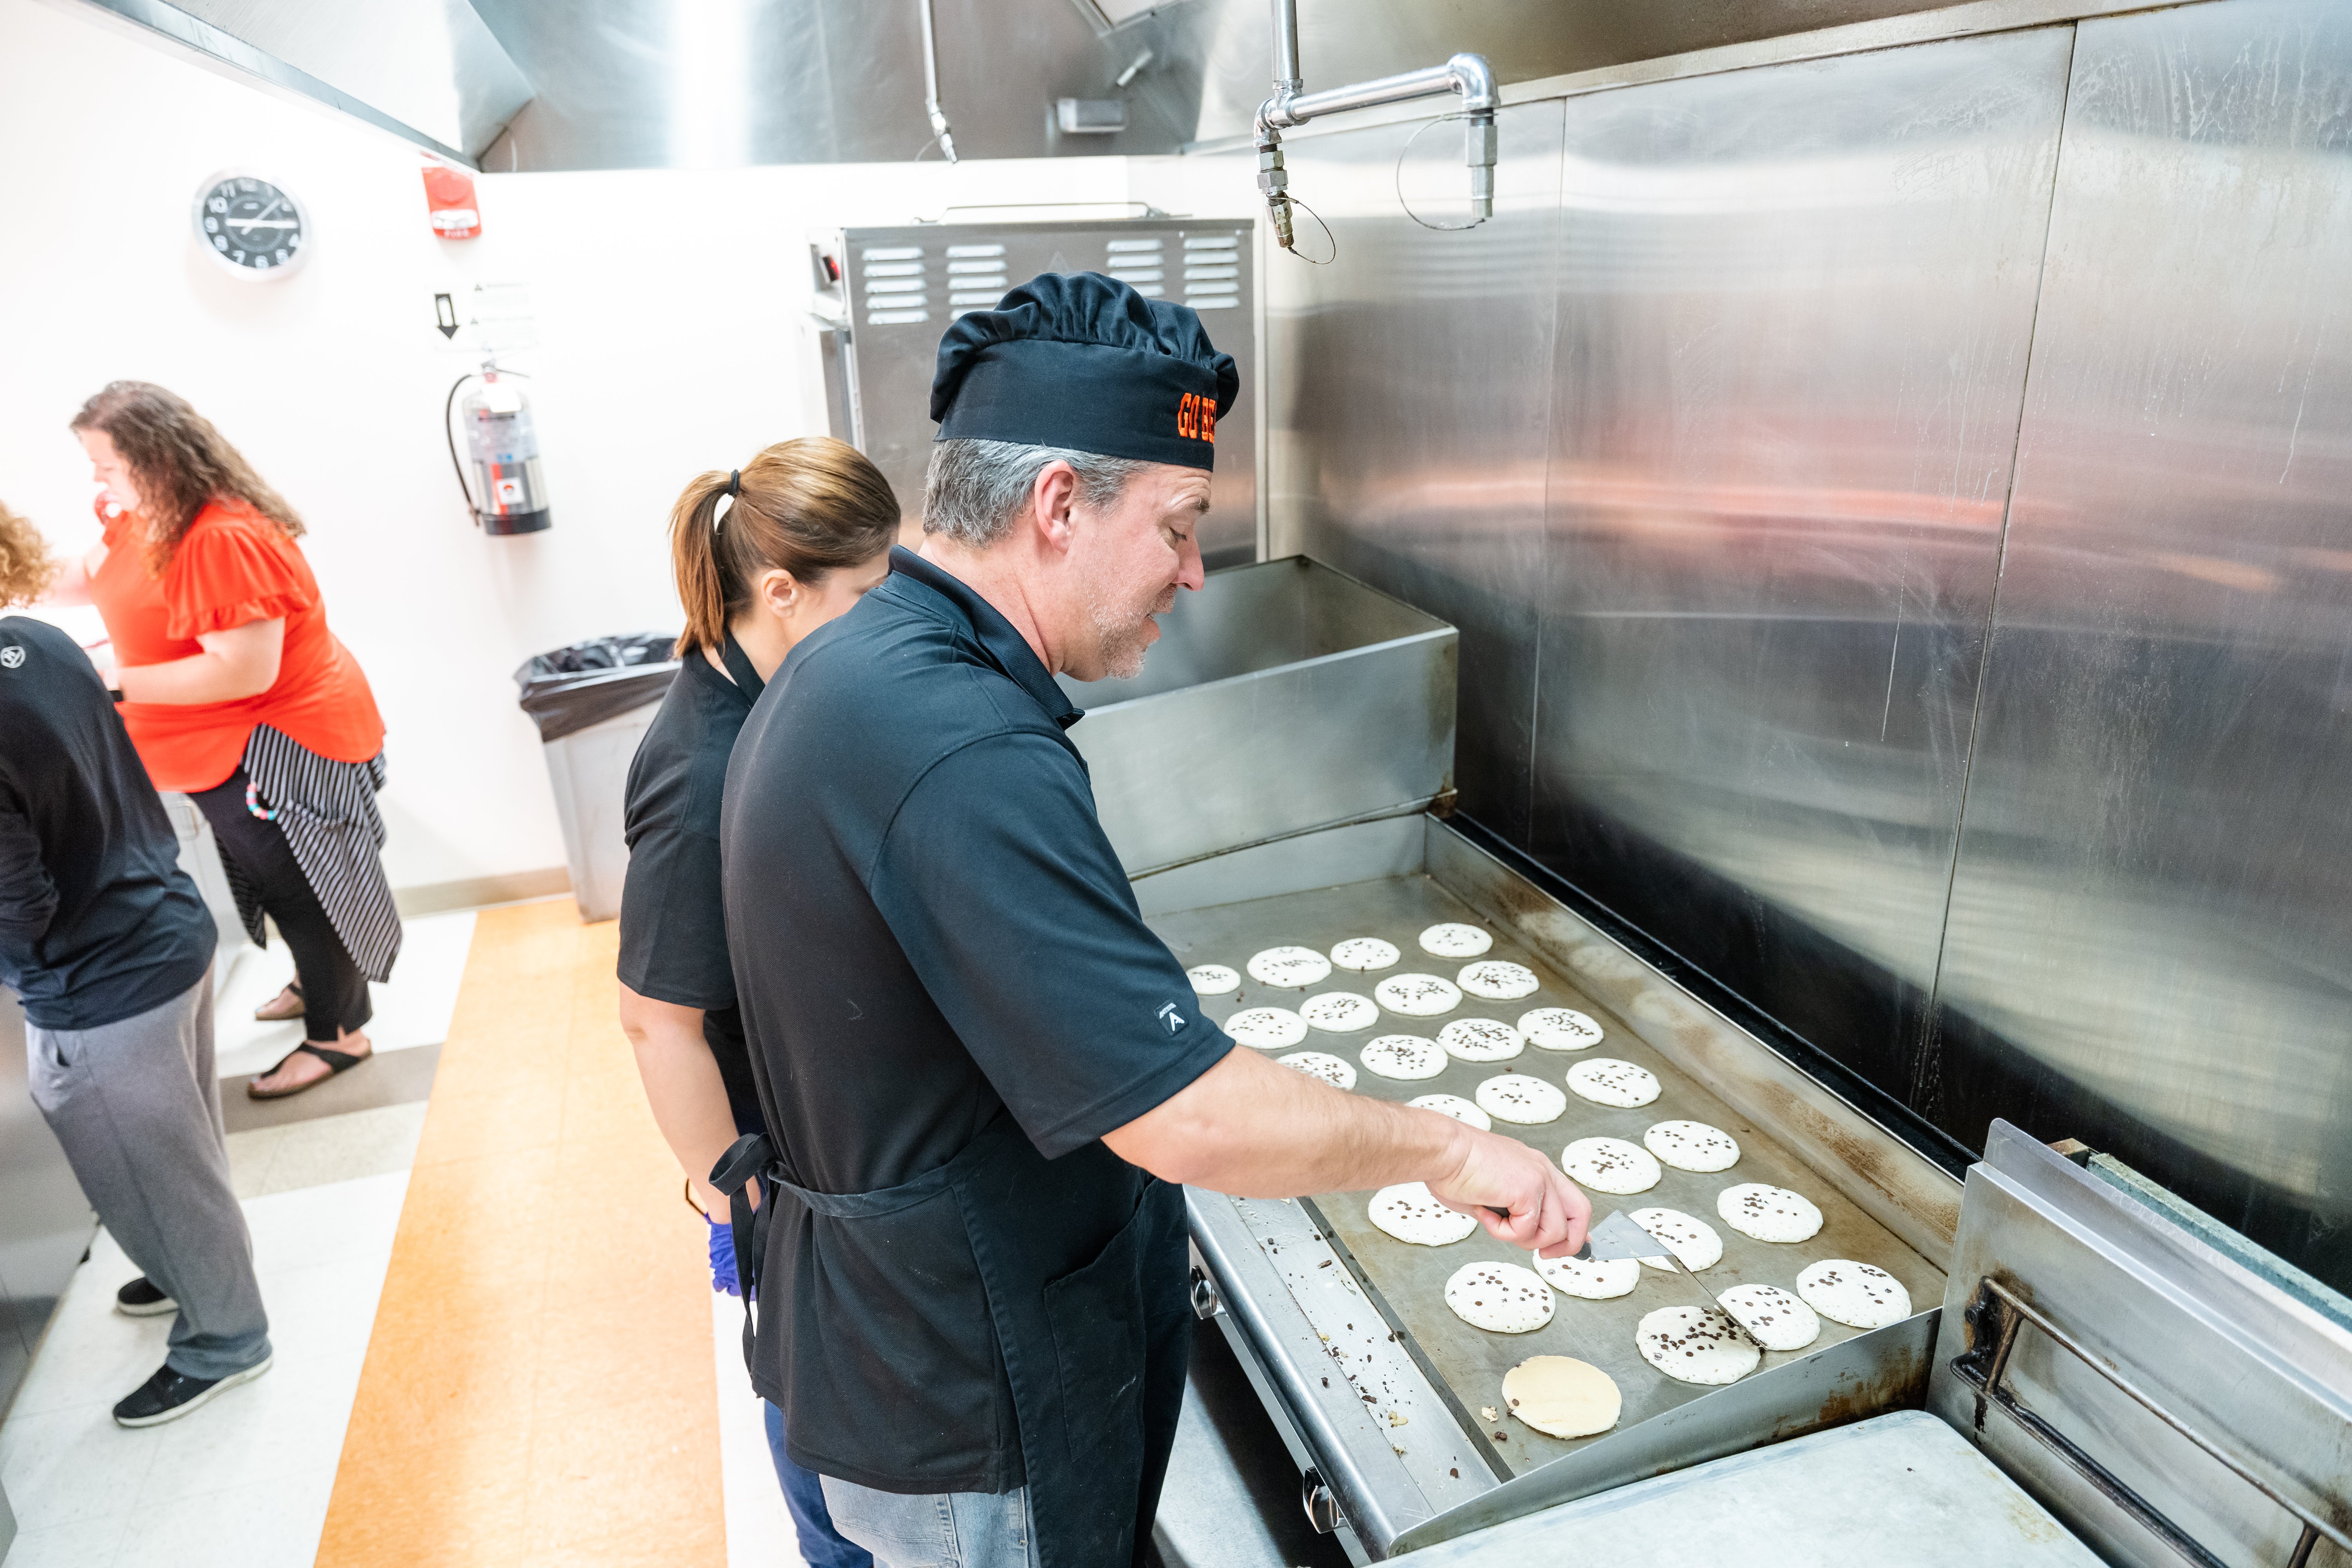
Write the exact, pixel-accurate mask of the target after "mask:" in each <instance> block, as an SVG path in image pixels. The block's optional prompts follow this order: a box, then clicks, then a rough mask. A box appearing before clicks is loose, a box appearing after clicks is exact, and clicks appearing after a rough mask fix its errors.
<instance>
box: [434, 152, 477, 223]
mask: <svg viewBox="0 0 2352 1568" xmlns="http://www.w3.org/2000/svg"><path fill="white" fill-rule="evenodd" d="M425 208H426V210H427V211H428V212H429V213H430V214H431V216H432V218H433V232H434V233H435V234H437V235H439V236H440V237H442V238H443V239H471V238H473V237H475V236H476V235H478V234H479V233H481V232H482V209H481V207H480V206H479V205H478V204H477V203H476V202H475V200H474V176H473V175H471V174H467V173H466V171H465V170H463V169H453V168H451V167H449V165H447V164H446V163H427V164H425Z"/></svg>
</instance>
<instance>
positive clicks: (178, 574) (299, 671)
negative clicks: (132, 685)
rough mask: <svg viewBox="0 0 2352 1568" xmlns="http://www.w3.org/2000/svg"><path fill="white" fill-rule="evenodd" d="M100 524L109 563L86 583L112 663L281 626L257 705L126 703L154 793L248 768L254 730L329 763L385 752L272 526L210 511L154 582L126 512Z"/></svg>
mask: <svg viewBox="0 0 2352 1568" xmlns="http://www.w3.org/2000/svg"><path fill="white" fill-rule="evenodd" d="M99 520H100V521H101V522H103V523H104V524H105V526H106V561H105V563H104V564H102V565H100V567H99V569H98V572H97V574H95V575H94V576H92V577H91V578H90V582H89V588H90V598H91V600H92V602H94V603H95V604H96V605H98V613H99V615H100V617H101V618H102V619H103V620H104V621H105V622H106V633H107V636H108V637H110V638H111V639H112V641H113V643H114V658H115V662H116V663H117V664H119V665H141V664H163V663H167V662H169V661H170V660H172V659H175V658H188V657H190V656H191V655H194V654H199V653H202V652H203V651H204V645H202V644H201V643H199V642H198V641H197V640H196V639H197V638H198V637H201V636H203V635H204V634H205V633H207V632H221V631H228V630H231V629H233V628H235V627H237V626H245V625H247V623H249V622H252V621H270V620H277V619H279V618H281V617H282V618H283V619H284V620H285V622H286V645H285V649H284V651H283V652H282V653H281V654H280V655H279V658H278V679H277V681H276V682H275V683H274V684H273V685H272V686H271V687H270V688H269V689H268V690H267V691H265V692H263V693H262V694H261V695H260V696H258V697H242V698H238V699H237V700H235V701H231V702H187V703H180V702H125V703H122V704H121V714H122V722H123V726H124V728H126V729H128V730H129V731H131V744H132V745H133V746H135V747H137V748H138V751H139V756H140V759H141V760H142V762H144V763H146V764H147V773H148V776H149V777H150V778H152V779H153V780H154V781H155V787H156V788H158V789H168V790H180V791H183V792H191V791H195V790H205V789H210V788H212V787H213V786H214V785H215V784H220V783H222V782H224V781H225V780H226V779H227V777H228V776H229V775H230V774H231V773H235V772H236V770H237V767H238V765H239V764H240V763H243V762H244V761H245V743H246V742H247V739H248V738H249V737H250V736H251V735H252V734H253V730H254V726H255V725H257V724H267V725H268V726H269V727H270V728H271V729H273V730H276V731H278V733H280V734H282V735H284V736H286V737H287V738H288V739H289V740H290V741H292V742H294V743H295V744H296V745H299V746H300V747H302V748H303V749H304V750H306V751H310V752H317V753H318V754H319V755H320V756H322V757H325V758H327V759H329V760H330V761H332V762H338V763H363V762H366V761H367V760H368V759H369V758H370V757H373V756H374V755H375V754H376V753H377V752H380V751H382V750H383V718H382V717H381V716H380V715H379V714H378V713H377V712H376V707H375V694H374V693H373V691H371V690H370V689H368V683H367V677H366V676H365V675H364V674H362V673H361V670H360V667H359V661H358V660H357V659H354V658H352V656H351V650H350V649H348V648H346V647H343V645H342V644H341V643H340V642H338V641H336V640H335V634H334V633H332V632H331V631H329V630H328V629H327V610H326V606H325V605H324V604H322V603H321V602H320V597H319V582H318V579H317V578H315V577H313V576H311V575H310V563H309V562H308V561H306V560H304V559H303V556H302V552H301V551H300V550H299V549H297V548H296V547H295V544H294V542H293V541H292V540H290V539H289V538H287V537H286V535H285V534H284V533H282V532H280V531H279V530H278V525H277V524H276V523H273V522H271V521H269V520H268V518H266V517H264V516H262V515H261V514H260V513H259V512H257V511H256V510H254V509H253V508H252V507H250V506H248V505H247V504H246V503H245V502H244V501H241V500H215V501H212V502H209V503H207V504H206V505H205V509H204V510H202V511H200V512H198V513H197V514H196V520H195V521H194V522H192V523H190V524H189V525H188V531H187V532H186V533H184V534H183V535H182V536H181V538H180V547H179V549H177V550H176V551H174V552H173V555H172V563H171V564H170V565H169V566H167V567H165V568H164V569H163V575H162V576H161V577H157V576H154V575H152V574H150V573H149V571H148V569H147V545H146V542H145V540H144V539H143V538H142V537H141V534H142V531H141V530H140V529H138V528H136V527H134V526H133V519H132V516H131V514H129V513H124V514H121V515H119V516H116V517H111V518H110V517H108V516H107V515H106V513H105V510H104V509H103V506H102V505H101V507H100V511H99Z"/></svg>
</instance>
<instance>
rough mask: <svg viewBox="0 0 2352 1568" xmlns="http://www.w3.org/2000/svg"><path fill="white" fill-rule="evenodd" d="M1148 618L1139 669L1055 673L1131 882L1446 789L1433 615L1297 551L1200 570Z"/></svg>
mask: <svg viewBox="0 0 2352 1568" xmlns="http://www.w3.org/2000/svg"><path fill="white" fill-rule="evenodd" d="M1455 641H1456V638H1455V636H1454V628H1453V627H1452V626H1447V625H1446V624H1445V623H1444V622H1443V621H1440V620H1437V619H1435V618H1434V617H1433V616H1428V615H1426V614H1424V613H1423V612H1422V611H1420V610H1416V609H1414V608H1413V607H1412V605H1407V604H1404V603H1402V602H1401V601H1399V600H1396V599H1392V598H1391V597H1389V596H1388V595H1386V594H1382V593H1380V592H1377V591H1376V590H1374V589H1370V588H1367V587H1366V586H1364V585H1363V584H1361V583H1359V582H1357V581H1356V580H1355V579H1354V578H1352V577H1349V576H1348V575H1346V574H1343V573H1339V572H1334V571H1332V570H1331V569H1330V568H1329V567H1328V566H1325V565H1321V564H1319V563H1316V562H1313V561H1309V560H1307V558H1306V557H1305V556H1294V557H1291V558H1290V559H1287V560H1283V561H1267V562H1262V563H1259V564H1257V565H1254V566H1237V567H1231V568H1228V569H1226V570H1223V571H1220V572H1213V573H1211V574H1209V577H1208V580H1207V582H1206V583H1205V584H1203V585H1202V589H1201V591H1200V592H1199V593H1194V594H1179V595H1177V596H1176V605H1175V607H1174V608H1173V609H1171V610H1170V611H1169V612H1168V613H1167V614H1166V615H1164V616H1161V617H1160V641H1159V642H1158V643H1156V644H1154V645H1153V647H1152V649H1151V657H1150V660H1149V662H1148V663H1146V665H1145V666H1144V668H1143V672H1142V673H1141V674H1140V675H1138V676H1136V677H1135V678H1134V679H1129V680H1097V681H1085V682H1081V681H1076V680H1072V679H1068V678H1067V677H1064V678H1063V680H1062V684H1063V686H1064V688H1065V689H1066V690H1067V691H1068V692H1069V695H1070V700H1072V701H1074V702H1076V703H1080V704H1082V705H1084V706H1085V707H1086V709H1087V717H1086V721H1085V722H1083V723H1081V724H1079V725H1078V726H1077V727H1076V729H1073V730H1072V731H1070V739H1071V741H1072V742H1074V743H1075V744H1076V746H1077V748H1078V750H1079V752H1082V753H1083V754H1084V755H1085V757H1086V759H1087V770H1088V773H1089V774H1090V775H1091V780H1092V783H1093V785H1094V795H1095V806H1096V810H1097V813H1098V814H1099V815H1100V816H1101V819H1102V825H1103V831H1104V832H1105V833H1106V834H1108V836H1109V837H1110V841H1111V846H1112V847H1114V848H1116V849H1117V850H1118V857H1119V860H1120V862H1121V864H1123V865H1124V866H1125V867H1126V868H1127V870H1128V874H1129V876H1135V877H1141V876H1147V875H1149V874H1150V872H1151V871H1153V870H1155V869H1161V868H1167V867H1170V866H1174V865H1181V864H1182V863H1183V862H1185V861H1188V860H1197V859H1199V858H1202V857H1203V856H1209V855H1216V854H1221V853H1223V852H1224V851H1226V850H1230V849H1235V848H1239V847H1243V846H1244V845H1249V844H1255V843H1259V842H1262V841H1265V840H1268V839H1274V838H1280V837H1287V836H1290V835H1295V834H1300V833H1305V832H1308V831H1311V830H1313V829H1316V828H1321V827H1328V826H1333V825H1335V824H1339V823H1345V822H1352V821H1359V820H1361V819H1364V818H1367V817H1374V816H1392V815H1395V814H1398V813H1402V812H1417V811H1419V810H1421V808H1422V807H1423V806H1425V805H1429V804H1430V802H1431V801H1433V800H1434V799H1436V798H1437V797H1439V796H1441V795H1445V794H1447V793H1449V792H1450V791H1452V789H1453V788H1454V644H1455ZM1302 757H1307V758H1312V759H1314V762H1313V765H1312V766H1311V767H1302V766H1300V765H1299V763H1298V761H1297V759H1299V758H1302ZM1270 779H1279V780H1280V781H1282V782H1281V787H1279V788H1268V787H1267V784H1268V781H1269V780H1270Z"/></svg>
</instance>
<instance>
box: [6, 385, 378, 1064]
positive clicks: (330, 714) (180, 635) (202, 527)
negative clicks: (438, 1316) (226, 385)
mask: <svg viewBox="0 0 2352 1568" xmlns="http://www.w3.org/2000/svg"><path fill="white" fill-rule="evenodd" d="M73 429H74V433H75V434H76V435H77V436H79V437H80V438H81V444H82V447H83V449H84V450H85V451H86V452H88V453H89V460H90V465H91V467H92V468H93V469H94V470H95V473H96V477H97V479H98V480H99V482H100V484H102V485H103V486H105V490H104V492H103V493H102V494H101V495H100V498H99V512H100V519H101V520H102V521H104V522H105V524H106V532H105V538H104V541H103V542H101V543H100V545H99V546H98V547H97V548H96V549H95V550H93V551H91V552H89V556H88V557H86V558H85V559H84V560H83V561H82V562H81V563H79V570H78V571H74V572H71V573H69V574H68V581H66V582H65V583H63V584H60V589H59V592H58V594H57V595H53V596H55V597H59V598H68V599H78V598H85V597H86V598H87V599H88V600H89V602H90V603H93V604H95V605H97V606H98V610H99V614H100V616H101V617H102V618H103V619H104V620H105V622H106V629H107V634H108V636H109V637H110V638H111V639H112V642H113V645H114V658H115V661H116V669H115V681H114V684H115V685H116V686H117V688H118V689H120V690H121V693H122V704H121V711H122V721H123V724H124V726H125V727H126V728H127V729H129V731H131V743H132V744H133V745H135V746H136V747H137V748H138V751H139V755H140V758H141V760H142V761H143V762H144V763H146V764H147V772H148V774H149V776H150V777H151V778H152V779H153V781H154V784H155V787H156V788H158V789H163V790H178V791H181V792H184V793H185V794H186V795H189V796H190V797H191V798H192V799H194V801H195V803H196V805H197V806H198V807H199V808H201V809H202V810H203V812H204V814H205V820H207V821H208V822H210V823H211V824H212V827H213V835H214V837H215V838H216V839H217V840H218V841H219V844H220V849H221V859H222V863H223V866H224V868H226V870H227V872H228V877H229V883H230V886H231V887H232V889H234V890H235V891H236V901H237V910H238V913H239V914H240V915H241V916H242V917H243V919H244V921H245V927H246V930H247V932H248V933H249V934H250V935H251V936H252V937H253V939H254V941H255V942H257V943H258V942H263V941H264V940H265V938H264V931H263V927H262V916H263V915H264V914H267V915H268V916H269V917H270V918H271V919H272V920H274V921H277V922H278V931H279V932H280V933H282V934H283V935H284V936H285V938H286V945H287V946H288V947H289V949H291V950H292V952H293V955H294V962H295V968H296V975H295V982H294V984H292V985H290V986H289V987H288V992H287V994H285V995H283V996H281V997H280V998H279V999H278V1002H277V1003H274V1004H272V1005H271V1006H269V1007H265V1008H263V1009H262V1016H292V1014H293V1012H294V1010H295V1009H296V1008H297V1007H299V1010H300V1012H301V1014H302V1017H303V1021H304V1030H303V1033H304V1036H305V1038H304V1040H303V1043H302V1044H301V1045H300V1046H298V1047H295V1049H294V1050H293V1051H292V1052H290V1053H289V1054H288V1056H287V1057H286V1058H285V1059H284V1060H282V1061H280V1062H279V1063H278V1065H277V1066H276V1067H274V1068H271V1069H270V1070H269V1071H268V1072H267V1073H265V1074H262V1075H261V1076H259V1077H257V1078H256V1079H254V1080H253V1081H252V1083H251V1084H249V1085H248V1086H247V1092H248V1093H249V1094H251V1095H252V1096H253V1097H254V1098H255V1099H257V1100H270V1099H276V1098H278V1097H280V1096H283V1095H288V1094H294V1093H298V1092H299V1091H300V1090H302V1089H307V1088H309V1087H310V1085H311V1084H314V1083H317V1082H319V1081H320V1080H321V1079H326V1078H329V1077H331V1076H332V1075H333V1074H335V1073H339V1072H341V1071H343V1070H345V1069H346V1068H352V1067H356V1066H357V1065H358V1064H359V1063H360V1062H361V1061H362V1060H363V1059H365V1058H366V1057H367V1056H368V1055H369V1053H370V1048H371V1047H370V1046H369V1043H368V1038H367V1037H366V1036H365V1035H364V1034H362V1033H361V1032H360V1029H361V1027H362V1026H363V1025H365V1024H366V1023H367V1021H368V1019H369V1017H370V1016H371V1013H372V1009H371V1007H370V1005H369V1001H368V990H367V983H368V982H369V981H370V980H383V979H384V978H386V977H387V976H388V975H389V974H390V973H391V972H392V963H393V960H394V958H395V957H396V956H397V955H398V953H399V951H400V917H399V915H398V914H397V913H396V912H395V910H394V907H393V901H392V889H391V888H390V886H389V885H388V884H387V883H386V881H385V879H384V875H383V861H382V859H381V858H380V857H379V854H378V851H379V850H381V848H382V847H383V818H382V817H381V816H379V815H378V814H377V811H376V804H375V795H376V791H377V790H378V789H380V788H381V787H382V786H383V720H382V719H381V718H380V717H379V716H378V715H377V713H376V707H375V698H374V696H373V693H371V692H370V691H369V689H368V683H367V677H366V676H364V675H362V673H361V672H360V667H359V665H358V663H357V662H356V661H355V660H354V659H353V658H352V656H351V653H350V651H349V650H348V649H346V648H345V647H343V645H342V644H341V643H340V642H338V641H336V640H335V636H334V634H333V633H332V632H331V631H329V630H328V629H327V615H326V610H325V608H324V607H323V605H321V603H320V596H319V584H318V581H317V579H315V578H314V577H312V576H311V574H310V563H308V562H307V561H305V560H304V559H303V557H302V552H301V551H300V550H299V549H298V548H297V547H296V546H295V543H294V541H295V539H296V538H297V537H298V536H299V535H300V534H301V532H302V522H301V520H300V519H299V518H298V517H297V516H295V514H294V511H293V509H292V508H290V507H289V506H288V505H287V504H286V502H285V501H284V500H282V499H280V498H279V496H278V492H277V491H275V490H273V489H270V488H269V487H268V485H266V484H264V483H263V482H262V481H261V478H260V476H259V475H257V474H256V473H255V472H254V471H253V469H252V468H251V467H250V466H248V465H247V462H246V460H245V459H244V458H242V457H240V456H239V455H238V453H237V451H236V447H232V446H230V445H229V444H228V442H227V441H226V440H225V439H223V438H222V437H221V434H220V432H219V431H217V430H215V429H214V428H213V426H212V424H211V422H210V421H208V420H206V419H205V417H204V416H202V415H200V414H198V413H197V412H196V411H195V410H194V408H192V407H190V406H189V405H188V404H187V403H186V401H185V400H184V399H183V398H181V397H179V396H177V395H174V394H173V393H170V392H167V391H165V390H164V389H163V388H162V387H160V386H155V385H152V384H149V383H146V382H141V381H118V382H113V383H111V384H109V385H108V386H107V387H106V389H105V390H104V391H102V392H100V394H99V395H97V396H95V397H93V398H91V399H90V400H89V402H88V403H86V404H84V405H82V409H81V412H80V413H79V414H78V415H76V416H74V420H73ZM110 512H111V513H112V515H111V516H110V515H109V514H110Z"/></svg>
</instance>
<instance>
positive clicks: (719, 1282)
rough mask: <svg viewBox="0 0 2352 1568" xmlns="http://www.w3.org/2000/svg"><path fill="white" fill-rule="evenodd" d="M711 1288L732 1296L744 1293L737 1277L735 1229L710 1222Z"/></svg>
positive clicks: (713, 1221)
mask: <svg viewBox="0 0 2352 1568" xmlns="http://www.w3.org/2000/svg"><path fill="white" fill-rule="evenodd" d="M710 1288H711V1289H713V1290H718V1291H721V1292H723V1293H725V1294H727V1295H730V1296H740V1295H741V1294H742V1293H743V1285H742V1282H741V1281H740V1279H737V1278H736V1275H735V1227H734V1226H730V1225H722V1224H720V1223H719V1221H717V1220H712V1221H710Z"/></svg>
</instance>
